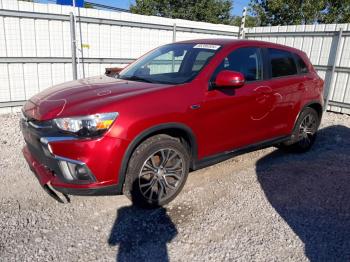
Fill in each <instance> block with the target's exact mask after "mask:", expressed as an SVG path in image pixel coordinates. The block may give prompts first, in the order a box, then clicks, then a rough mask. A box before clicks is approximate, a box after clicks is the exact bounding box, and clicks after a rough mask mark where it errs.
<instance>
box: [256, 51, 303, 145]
mask: <svg viewBox="0 0 350 262" xmlns="http://www.w3.org/2000/svg"><path fill="white" fill-rule="evenodd" d="M264 57H265V59H266V62H267V65H266V66H267V67H268V75H269V77H268V78H269V81H268V86H269V87H270V89H271V93H270V94H269V97H270V98H269V100H270V102H269V110H267V112H266V115H264V116H263V117H264V119H265V123H266V125H265V126H264V129H263V130H261V132H262V133H264V137H265V139H269V138H274V137H279V136H283V135H288V134H289V133H290V131H291V130H289V129H290V128H289V126H290V125H288V124H289V123H290V122H291V118H292V115H293V111H294V109H295V107H296V106H297V103H298V102H299V101H300V94H301V93H302V91H303V90H304V89H305V86H304V85H303V76H301V75H300V74H299V72H298V67H297V64H296V59H295V56H294V54H293V53H291V52H289V51H287V50H283V49H277V48H266V49H264Z"/></svg>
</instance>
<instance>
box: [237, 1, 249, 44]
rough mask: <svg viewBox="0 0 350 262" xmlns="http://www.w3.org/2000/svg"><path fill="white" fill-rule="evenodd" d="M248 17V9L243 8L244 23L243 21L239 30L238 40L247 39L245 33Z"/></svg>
mask: <svg viewBox="0 0 350 262" xmlns="http://www.w3.org/2000/svg"><path fill="white" fill-rule="evenodd" d="M246 16H247V8H246V7H244V8H243V14H242V21H241V26H240V28H239V34H238V38H240V39H244V38H245V34H244V33H245V32H244V28H245V19H246Z"/></svg>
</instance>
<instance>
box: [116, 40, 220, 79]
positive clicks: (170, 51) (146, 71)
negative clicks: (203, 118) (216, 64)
mask: <svg viewBox="0 0 350 262" xmlns="http://www.w3.org/2000/svg"><path fill="white" fill-rule="evenodd" d="M219 48H220V46H219V45H208V44H185V43H183V44H181V43H177V44H169V45H165V46H162V47H159V48H157V49H155V50H154V51H152V52H150V53H149V54H147V55H146V56H144V57H142V58H140V59H139V60H137V61H136V62H134V63H133V64H132V65H130V66H128V67H127V68H125V69H124V70H123V71H121V72H120V74H119V76H118V78H120V79H124V80H134V81H143V82H150V83H164V84H182V83H186V82H189V81H191V80H192V79H194V78H195V77H196V76H197V75H198V73H199V72H200V70H201V69H202V68H203V67H204V66H205V65H206V64H207V63H208V62H209V61H210V59H211V58H212V57H213V56H214V54H215V53H216V52H217V51H218V49H219Z"/></svg>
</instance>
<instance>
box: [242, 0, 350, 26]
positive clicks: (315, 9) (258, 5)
mask: <svg viewBox="0 0 350 262" xmlns="http://www.w3.org/2000/svg"><path fill="white" fill-rule="evenodd" d="M249 6H250V11H251V12H252V14H253V15H255V16H256V17H257V19H258V24H259V25H262V26H265V25H300V24H314V23H328V24H330V23H350V0H274V1H269V0H251V1H250V5H249Z"/></svg>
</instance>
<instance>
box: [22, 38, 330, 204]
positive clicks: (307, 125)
mask: <svg viewBox="0 0 350 262" xmlns="http://www.w3.org/2000/svg"><path fill="white" fill-rule="evenodd" d="M322 94H323V80H322V79H321V78H320V77H319V76H318V75H317V73H316V72H315V70H314V68H313V66H312V65H311V63H310V61H309V59H308V58H307V56H306V54H305V53H304V52H302V51H299V50H297V49H293V48H290V47H286V46H282V45H277V44H272V43H266V42H260V41H246V40H228V39H210V40H208V39H206V40H192V41H185V42H179V43H173V44H168V45H164V46H161V47H159V48H156V49H155V50H153V51H151V52H149V53H147V54H146V55H144V56H143V57H141V58H140V59H138V60H137V61H135V62H134V63H132V64H130V65H129V66H127V67H126V68H125V69H123V70H121V71H120V72H119V73H118V74H117V75H116V76H113V77H111V76H98V77H92V78H87V79H81V80H78V81H72V82H68V83H64V84H61V85H58V86H55V87H52V88H49V89H46V90H44V91H43V92H41V93H39V94H37V95H36V96H34V97H33V98H31V99H30V100H29V101H28V102H27V103H26V104H25V105H24V107H23V109H22V112H23V117H22V120H21V127H22V132H23V135H24V138H25V141H26V146H25V147H24V149H23V154H24V156H25V158H26V160H27V162H28V164H29V166H30V168H31V169H32V171H33V172H34V173H35V174H36V176H37V178H38V180H39V182H40V184H41V185H42V186H43V187H44V189H46V191H47V192H48V193H50V194H51V196H53V197H55V198H56V199H57V200H59V201H63V200H62V199H64V198H60V197H58V195H57V194H56V192H57V191H59V192H61V193H63V194H64V196H65V197H66V198H67V199H69V198H68V196H67V195H70V194H71V195H106V194H121V193H124V194H125V195H126V196H128V197H129V198H130V199H132V201H133V202H134V203H135V204H137V205H141V206H148V207H154V206H159V205H164V204H166V203H168V202H169V201H171V200H172V199H174V198H175V197H176V195H177V194H178V193H179V192H180V191H181V189H182V187H183V186H184V184H185V181H186V178H187V175H188V173H189V171H191V170H197V169H200V168H203V167H205V166H208V165H212V164H214V163H217V162H219V161H222V160H225V159H227V158H230V157H232V156H234V155H236V154H239V153H242V152H247V151H250V150H254V149H258V148H262V147H266V146H271V145H277V146H279V147H283V148H288V149H291V150H294V151H300V152H303V151H306V150H308V149H309V148H310V147H311V146H312V144H313V143H314V141H315V137H316V131H317V129H318V127H319V123H320V120H321V116H322V108H323V95H322Z"/></svg>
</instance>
